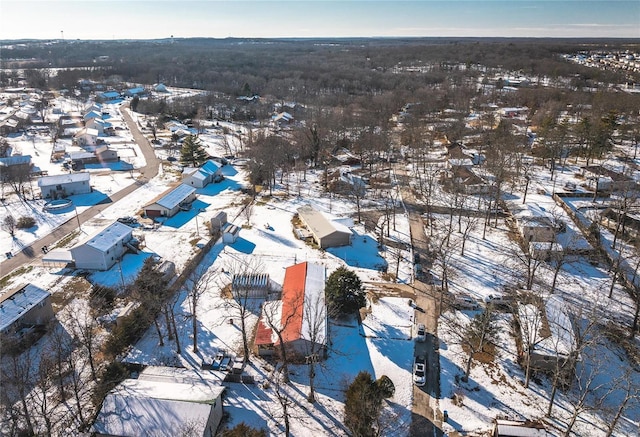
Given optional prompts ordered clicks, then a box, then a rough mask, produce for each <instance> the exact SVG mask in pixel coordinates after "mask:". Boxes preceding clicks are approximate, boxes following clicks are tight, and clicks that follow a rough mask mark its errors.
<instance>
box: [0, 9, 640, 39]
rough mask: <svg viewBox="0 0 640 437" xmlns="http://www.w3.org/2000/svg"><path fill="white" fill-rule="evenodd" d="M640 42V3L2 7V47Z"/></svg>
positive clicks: (0, 15) (0, 21) (0, 14)
mask: <svg viewBox="0 0 640 437" xmlns="http://www.w3.org/2000/svg"><path fill="white" fill-rule="evenodd" d="M172 35H173V36H175V37H176V38H188V37H215V38H224V37H230V36H231V37H372V36H389V37H391V36H480V37H482V36H504V37H510V36H512V37H521V36H522V37H623V38H640V0H631V1H627V0H605V1H596V0H508V1H507V0H472V1H469V0H466V1H464V0H446V1H440V0H413V1H370V0H341V1H337V0H320V1H308V0H295V1H293V0H270V1H266V0H262V1H242V0H237V1H217V0H200V1H176V0H127V1H121V0H81V1H80V0H0V39H20V38H36V39H56V38H61V37H64V39H125V38H134V39H149V38H167V37H170V36H172Z"/></svg>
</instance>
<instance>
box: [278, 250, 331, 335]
mask: <svg viewBox="0 0 640 437" xmlns="http://www.w3.org/2000/svg"><path fill="white" fill-rule="evenodd" d="M324 283H325V268H324V266H322V265H319V264H313V263H309V262H303V263H300V264H296V265H294V266H291V267H287V270H286V272H285V275H284V283H283V284H282V319H283V320H282V325H283V326H284V331H283V332H282V339H283V340H284V341H294V340H298V339H300V338H303V339H306V340H311V339H312V338H313V336H314V334H315V339H314V340H315V342H316V343H324V341H325V335H326V334H325V332H326V311H325V310H324V306H325V301H324ZM313 312H315V314H313ZM315 316H318V317H320V320H317V321H316V320H313V319H314V318H315ZM285 319H286V320H285ZM316 322H318V324H317V325H316ZM285 325H286V326H285ZM314 325H315V326H314ZM312 326H314V329H315V328H317V332H316V333H313V332H311V329H310V328H311V327H312Z"/></svg>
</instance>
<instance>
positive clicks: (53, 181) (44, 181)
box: [38, 172, 91, 187]
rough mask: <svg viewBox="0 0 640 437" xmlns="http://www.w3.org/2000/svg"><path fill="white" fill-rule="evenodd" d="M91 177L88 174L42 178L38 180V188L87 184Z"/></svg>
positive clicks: (69, 174)
mask: <svg viewBox="0 0 640 437" xmlns="http://www.w3.org/2000/svg"><path fill="white" fill-rule="evenodd" d="M90 177H91V175H90V173H89V172H80V173H68V174H59V175H53V176H42V177H41V178H39V179H38V186H39V187H48V186H51V185H63V184H71V183H74V182H84V181H86V182H89V179H90Z"/></svg>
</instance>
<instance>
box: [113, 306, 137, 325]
mask: <svg viewBox="0 0 640 437" xmlns="http://www.w3.org/2000/svg"><path fill="white" fill-rule="evenodd" d="M137 306H138V305H137V304H136V302H129V303H128V304H127V305H126V306H125V307H124V308H122V309H121V310H120V312H119V313H118V315H117V316H116V326H120V325H121V324H122V322H123V321H124V319H125V318H126V317H128V316H130V315H131V314H132V313H133V310H135V309H136V307H137Z"/></svg>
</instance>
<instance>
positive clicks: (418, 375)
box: [413, 364, 426, 387]
mask: <svg viewBox="0 0 640 437" xmlns="http://www.w3.org/2000/svg"><path fill="white" fill-rule="evenodd" d="M424 367H425V366H424V364H416V365H415V366H414V368H413V382H414V383H415V384H416V385H417V386H418V387H422V386H423V385H424V384H425V382H426V374H425V368H424Z"/></svg>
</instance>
